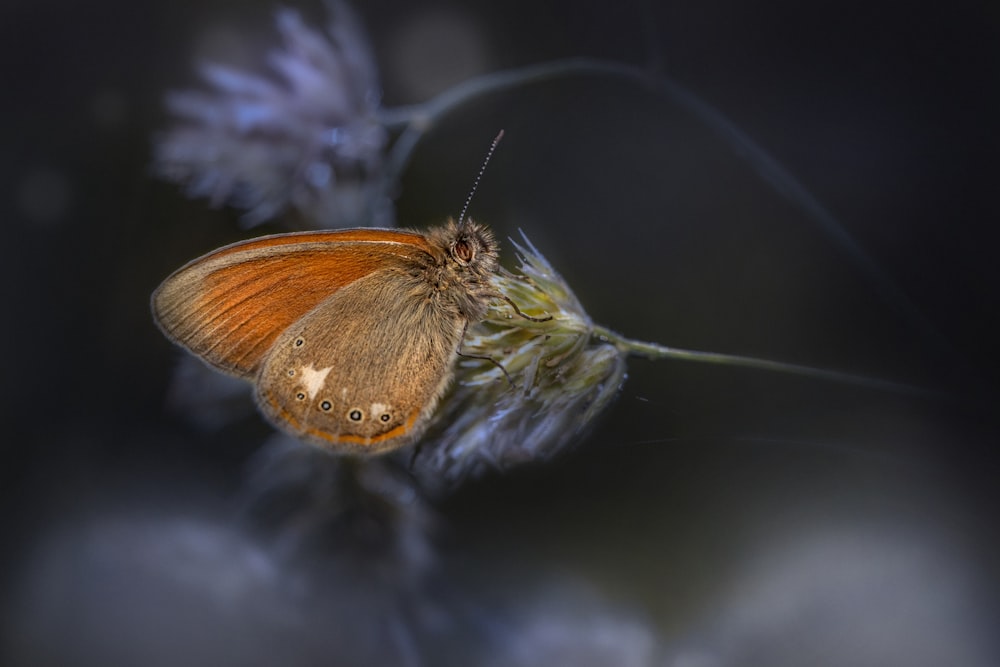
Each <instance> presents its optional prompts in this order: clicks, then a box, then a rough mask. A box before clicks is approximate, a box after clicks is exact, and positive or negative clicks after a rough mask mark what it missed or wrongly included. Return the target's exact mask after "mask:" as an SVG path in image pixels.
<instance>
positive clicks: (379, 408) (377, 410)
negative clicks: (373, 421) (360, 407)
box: [371, 403, 389, 417]
mask: <svg viewBox="0 0 1000 667" xmlns="http://www.w3.org/2000/svg"><path fill="white" fill-rule="evenodd" d="M388 411H389V406H388V405H386V404H385V403H372V411H371V414H372V415H373V416H375V417H378V416H379V415H381V414H382V413H383V412H388Z"/></svg>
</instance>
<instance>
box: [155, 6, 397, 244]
mask: <svg viewBox="0 0 1000 667" xmlns="http://www.w3.org/2000/svg"><path fill="white" fill-rule="evenodd" d="M330 5H331V7H330V8H331V13H332V14H333V20H332V22H331V24H330V27H329V31H328V33H329V34H328V36H327V35H324V34H322V33H321V32H319V31H316V30H314V29H312V28H310V27H308V26H306V25H305V24H304V23H303V21H302V18H301V17H300V16H299V14H298V13H297V12H295V11H293V10H290V9H284V10H281V11H279V12H278V15H277V25H278V29H279V31H280V32H281V36H282V38H283V40H284V48H283V49H282V50H277V51H275V52H272V53H271V54H270V58H269V61H270V64H271V66H272V67H273V68H274V70H275V71H276V72H277V73H278V75H279V80H278V81H272V80H270V79H267V78H264V77H261V76H257V75H255V74H250V73H246V72H242V71H239V70H237V69H234V68H231V67H227V66H224V65H218V64H206V65H203V66H202V68H201V73H202V76H203V77H204V78H205V80H206V81H207V82H208V84H209V85H210V86H211V87H212V88H213V89H214V90H213V91H212V92H209V93H206V92H196V91H185V92H179V93H174V94H172V95H170V96H169V98H168V106H169V108H170V110H171V111H172V112H173V113H174V114H175V115H177V116H178V117H179V119H180V123H179V124H178V125H177V126H176V127H174V128H173V129H171V130H170V131H169V132H168V133H167V134H166V135H165V136H164V137H163V138H162V139H161V140H160V141H159V143H158V145H157V147H156V169H157V171H158V172H159V174H160V175H162V176H163V177H164V178H167V179H168V180H172V181H175V182H179V183H184V184H186V185H187V187H188V191H189V194H190V195H191V196H196V197H209V198H210V199H211V201H212V203H213V204H214V205H221V204H224V203H229V204H233V205H235V206H238V207H240V208H244V209H247V211H248V212H247V214H246V216H245V217H244V221H245V222H246V223H247V224H248V225H255V224H259V223H261V222H264V221H265V220H267V219H269V218H272V217H274V216H276V215H278V214H279V213H282V212H284V211H285V209H287V208H288V207H293V208H295V209H297V210H298V211H299V212H300V213H301V214H302V215H303V216H304V217H305V218H306V220H307V222H309V223H311V224H313V225H315V226H323V227H336V226H349V225H357V224H372V223H373V222H380V223H382V224H391V203H390V202H389V201H388V200H387V199H386V197H385V196H384V195H383V194H382V192H383V187H382V184H381V181H380V173H381V168H382V161H383V149H384V148H385V146H386V143H387V140H388V137H387V133H386V131H385V129H384V128H383V127H382V126H381V125H380V124H379V123H378V121H377V120H376V118H375V112H376V111H377V109H378V105H379V95H380V89H379V82H378V75H377V72H376V68H375V62H374V59H373V58H372V55H371V51H370V48H369V45H368V43H367V41H366V39H365V35H364V31H363V30H362V28H361V25H360V23H359V21H358V19H357V17H356V16H355V15H354V13H353V12H352V11H351V10H350V9H349V8H348V7H347V5H346V4H345V3H342V2H338V1H336V0H331V2H330Z"/></svg>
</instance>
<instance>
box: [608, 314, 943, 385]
mask: <svg viewBox="0 0 1000 667" xmlns="http://www.w3.org/2000/svg"><path fill="white" fill-rule="evenodd" d="M593 335H594V336H595V337H596V338H598V339H599V340H601V341H603V342H608V343H611V344H612V345H614V346H615V347H617V348H618V349H619V350H620V351H621V352H623V353H625V354H629V355H633V356H637V357H643V358H645V359H652V360H658V359H678V360H681V361H694V362H699V363H706V364H718V365H725V366H736V367H739V368H752V369H755V370H764V371H771V372H774V373H785V374H789V375H799V376H802V377H809V378H815V379H818V380H828V381H832V382H841V383H845V384H854V385H859V386H863V387H869V388H871V389H878V390H881V391H888V392H892V393H898V394H906V395H911V396H920V397H924V398H938V399H940V398H945V397H946V395H945V394H944V393H942V392H940V391H935V390H933V389H927V388H924V387H917V386H914V385H910V384H905V383H902V382H893V381H891V380H882V379H879V378H872V377H867V376H864V375H854V374H852V373H842V372H840V371H831V370H826V369H823V368H814V367H812V366H803V365H801V364H790V363H785V362H781V361H771V360H770V359H758V358H757V357H744V356H741V355H737V354H722V353H720V352H702V351H699V350H685V349H682V348H677V347H669V346H667V345H660V344H659V343H647V342H644V341H638V340H631V339H629V338H625V337H624V336H622V335H621V334H618V333H616V332H614V331H611V330H610V329H608V328H606V327H602V326H598V325H595V326H594V329H593Z"/></svg>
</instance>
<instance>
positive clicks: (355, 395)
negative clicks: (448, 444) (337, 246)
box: [257, 269, 466, 454]
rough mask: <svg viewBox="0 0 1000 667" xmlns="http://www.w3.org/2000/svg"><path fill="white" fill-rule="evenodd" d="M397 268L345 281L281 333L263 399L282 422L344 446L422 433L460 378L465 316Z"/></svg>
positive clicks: (389, 444)
mask: <svg viewBox="0 0 1000 667" xmlns="http://www.w3.org/2000/svg"><path fill="white" fill-rule="evenodd" d="M434 292H435V286H434V285H432V284H430V283H428V282H427V280H426V279H425V278H423V277H422V276H419V275H413V274H412V273H407V272H400V271H397V270H394V269H385V270H380V271H377V272H374V273H371V274H369V275H367V276H365V277H363V278H359V279H358V280H356V281H355V282H353V283H351V284H349V285H346V286H344V287H342V288H341V289H340V290H338V291H337V292H335V293H333V294H332V295H330V296H329V297H328V298H327V299H325V300H324V301H323V302H322V303H321V304H319V305H318V306H317V307H316V308H314V309H313V310H312V311H310V312H309V313H308V314H307V315H305V316H304V317H302V318H300V319H299V320H297V321H296V322H295V323H294V324H293V325H292V326H291V327H290V328H289V329H288V330H287V331H286V332H285V333H283V334H282V335H281V336H280V337H279V338H278V339H277V341H276V342H275V344H274V347H273V350H272V351H271V352H270V353H268V355H267V357H266V359H265V361H264V364H263V366H262V368H261V371H260V376H259V378H258V381H257V403H258V405H259V407H260V409H261V411H262V412H263V413H264V414H265V415H266V416H267V417H268V418H269V419H270V420H271V421H272V422H274V423H275V424H276V425H278V426H279V427H281V428H283V429H284V430H286V431H289V432H290V433H292V434H294V435H296V436H298V437H300V438H303V439H306V440H309V441H312V442H314V443H316V444H319V445H321V446H325V447H327V448H331V449H334V450H337V451H341V452H352V453H366V454H373V453H377V452H382V451H387V450H390V449H395V448H398V447H402V446H404V445H406V444H408V443H410V442H412V441H413V440H414V439H415V438H416V437H417V436H419V435H420V433H421V432H422V431H423V428H424V426H425V424H426V422H427V418H428V416H429V415H430V414H431V412H432V411H433V409H434V407H435V406H436V405H437V402H438V399H439V398H440V396H441V394H442V393H443V392H444V390H445V389H446V388H447V385H448V382H449V380H450V379H451V375H452V372H451V367H452V362H453V360H454V358H455V355H456V353H457V350H458V346H459V343H460V339H461V336H462V332H463V331H464V327H465V322H466V321H465V318H464V317H463V316H462V315H461V314H460V313H459V312H458V310H457V309H456V308H453V307H447V306H445V305H444V304H443V303H442V302H441V300H440V299H437V298H435V295H434Z"/></svg>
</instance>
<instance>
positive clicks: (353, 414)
mask: <svg viewBox="0 0 1000 667" xmlns="http://www.w3.org/2000/svg"><path fill="white" fill-rule="evenodd" d="M347 418H348V419H350V420H351V421H352V422H359V421H361V420H362V419H364V418H365V415H364V413H363V412H361V410H358V409H357V408H354V409H353V410H351V411H350V412H348V413H347Z"/></svg>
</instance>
